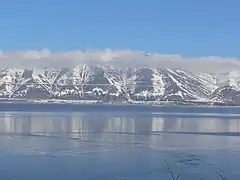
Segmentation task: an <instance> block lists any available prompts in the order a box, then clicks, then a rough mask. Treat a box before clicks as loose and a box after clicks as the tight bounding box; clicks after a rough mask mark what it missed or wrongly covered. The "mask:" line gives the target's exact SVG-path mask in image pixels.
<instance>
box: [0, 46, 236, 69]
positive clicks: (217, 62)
mask: <svg viewBox="0 0 240 180" xmlns="http://www.w3.org/2000/svg"><path fill="white" fill-rule="evenodd" d="M93 62H97V63H103V64H110V65H115V66H124V67H126V66H128V67H162V68H181V69H186V70H190V71H207V72H209V71H210V72H211V71H213V72H215V71H232V70H237V71H240V60H239V59H237V58H222V57H183V56H181V55H174V54H173V55H168V54H157V53H153V54H151V53H145V52H143V51H133V50H112V49H105V50H87V51H81V50H73V51H65V52H52V51H50V50H48V49H44V50H40V51H38V50H26V51H14V52H4V51H0V67H1V68H6V67H14V68H18V67H23V68H43V67H49V68H53V67H63V68H72V67H75V66H77V65H79V64H82V63H87V64H88V63H93Z"/></svg>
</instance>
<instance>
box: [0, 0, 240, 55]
mask: <svg viewBox="0 0 240 180" xmlns="http://www.w3.org/2000/svg"><path fill="white" fill-rule="evenodd" d="M239 17H240V1H239V0H228V1H227V0H201V1H193V0H179V1H177V0H164V1H163V0H139V1H138V0H68V1H67V0H21V1H20V0H3V1H0V22H1V26H0V49H2V50H4V51H14V50H23V49H42V48H48V49H50V50H59V51H65V50H72V49H85V48H97V49H100V48H114V49H126V48H130V49H135V50H145V51H150V52H159V53H170V54H181V55H185V56H211V55H217V56H224V57H227V56H230V57H239V56H240V50H239V48H240V21H239Z"/></svg>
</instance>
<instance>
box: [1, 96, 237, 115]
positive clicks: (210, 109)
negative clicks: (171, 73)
mask: <svg viewBox="0 0 240 180" xmlns="http://www.w3.org/2000/svg"><path fill="white" fill-rule="evenodd" d="M14 111H17V112H83V113H84V112H92V113H97V112H98V113H99V112H105V113H138V114H141V113H148V114H149V113H150V114H152V115H154V116H162V115H164V116H168V117H175V116H186V115H187V116H189V117H190V116H196V115H197V116H199V115H201V116H208V117H215V116H231V117H238V116H239V117H240V107H239V106H199V105H174V104H172V105H171V104H165V105H152V104H151V105H150V104H144V103H141V104H125V103H119V104H118V103H112V104H110V103H96V102H92V103H70V102H69V103H61V102H43V101H26V100H25V101H14V100H12V101H2V100H1V101H0V112H14Z"/></svg>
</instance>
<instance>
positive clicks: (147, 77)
mask: <svg viewBox="0 0 240 180" xmlns="http://www.w3.org/2000/svg"><path fill="white" fill-rule="evenodd" d="M0 97H1V98H10V99H11V98H27V99H28V98H30V99H50V98H54V99H81V100H102V101H107V102H113V101H126V100H127V101H177V102H221V103H226V104H239V105H240V71H239V72H236V71H231V72H228V73H226V72H224V73H206V72H203V73H201V72H196V73H195V72H190V71H186V70H183V69H169V68H150V67H146V68H126V67H122V68H116V67H113V66H107V65H103V64H91V65H89V64H88V65H84V64H82V65H79V66H77V67H75V68H55V69H51V68H42V69H41V68H35V69H30V68H28V69H22V68H18V69H14V68H2V69H0Z"/></svg>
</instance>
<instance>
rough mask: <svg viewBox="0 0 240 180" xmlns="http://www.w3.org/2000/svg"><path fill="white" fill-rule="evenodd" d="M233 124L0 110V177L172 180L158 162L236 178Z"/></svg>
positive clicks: (186, 172)
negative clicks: (5, 111) (165, 161)
mask: <svg viewBox="0 0 240 180" xmlns="http://www.w3.org/2000/svg"><path fill="white" fill-rule="evenodd" d="M239 123H240V120H239V119H198V118H189V119H183V118H175V119H173V118H164V117H154V116H153V115H151V114H149V115H147V116H146V115H145V116H144V117H141V116H137V115H136V116H134V115H132V116H125V115H116V114H104V113H96V114H95V113H75V114H74V113H69V114H68V113H1V114H0V135H1V136H0V144H1V145H0V151H1V153H0V160H1V161H0V166H1V167H2V168H1V169H0V178H1V177H2V178H3V177H4V178H6V179H10V178H13V176H14V178H15V179H21V180H23V179H24V180H25V179H32V178H33V179H46V178H48V179H115V177H116V176H123V177H124V179H159V178H164V179H170V178H169V177H170V176H169V175H168V174H167V173H166V169H165V165H164V160H168V161H169V163H170V164H171V166H172V167H173V168H174V169H176V170H177V171H180V172H181V174H182V176H184V177H196V176H200V177H205V178H206V179H209V178H212V177H214V178H217V175H216V173H215V170H216V169H217V168H220V169H223V170H224V171H226V173H227V175H228V176H229V177H232V178H235V177H239V174H238V166H239V165H240V155H239V147H240V139H239V132H240V124H239ZM30 171H31V172H30ZM1 172H2V174H1ZM190 179H191V178H190Z"/></svg>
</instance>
